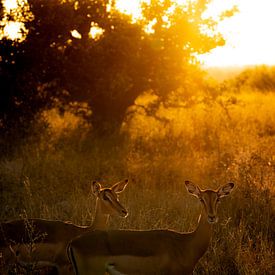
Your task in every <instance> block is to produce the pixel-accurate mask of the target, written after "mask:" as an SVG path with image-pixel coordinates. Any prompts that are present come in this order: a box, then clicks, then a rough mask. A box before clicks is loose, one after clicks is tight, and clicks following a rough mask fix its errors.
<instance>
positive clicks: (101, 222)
mask: <svg viewBox="0 0 275 275" xmlns="http://www.w3.org/2000/svg"><path fill="white" fill-rule="evenodd" d="M109 217H110V215H109V214H103V213H102V209H101V206H100V202H99V199H96V205H95V216H94V220H93V222H92V224H91V225H90V226H89V229H92V230H107V229H108V223H109Z"/></svg>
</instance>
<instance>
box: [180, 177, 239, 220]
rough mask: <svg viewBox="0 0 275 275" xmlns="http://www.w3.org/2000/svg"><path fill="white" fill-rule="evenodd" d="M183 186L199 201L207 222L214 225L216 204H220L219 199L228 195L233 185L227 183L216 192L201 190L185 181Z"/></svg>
mask: <svg viewBox="0 0 275 275" xmlns="http://www.w3.org/2000/svg"><path fill="white" fill-rule="evenodd" d="M185 185H186V188H187V191H188V192H189V193H191V194H192V195H193V196H195V197H197V198H198V199H199V200H200V201H201V203H202V205H203V207H204V210H205V213H206V215H207V220H208V222H209V223H216V222H217V221H218V217H217V206H218V203H219V202H220V199H221V198H223V197H225V196H227V195H229V194H230V192H231V191H232V189H233V187H234V183H232V182H230V183H227V184H225V185H223V186H221V187H220V188H219V189H218V190H201V189H200V188H199V187H198V186H197V185H195V184H194V183H192V182H190V181H185Z"/></svg>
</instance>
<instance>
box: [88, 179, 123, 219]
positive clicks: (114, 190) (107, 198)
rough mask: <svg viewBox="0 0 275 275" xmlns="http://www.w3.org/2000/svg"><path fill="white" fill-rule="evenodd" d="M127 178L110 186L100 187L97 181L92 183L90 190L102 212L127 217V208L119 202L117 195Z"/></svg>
mask: <svg viewBox="0 0 275 275" xmlns="http://www.w3.org/2000/svg"><path fill="white" fill-rule="evenodd" d="M127 184H128V180H127V179H126V180H124V181H120V182H118V183H115V184H114V185H113V186H112V187H110V188H102V187H101V185H100V183H99V182H96V181H94V182H93V183H92V192H93V194H94V195H95V196H96V198H97V202H96V203H97V204H98V207H99V209H100V211H101V213H102V214H106V215H107V214H108V215H118V216H121V217H123V218H125V217H127V215H128V212H127V210H126V209H125V208H124V207H123V205H121V203H120V202H119V199H118V196H119V194H120V193H121V192H123V191H124V189H125V187H126V186H127Z"/></svg>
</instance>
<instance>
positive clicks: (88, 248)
mask: <svg viewBox="0 0 275 275" xmlns="http://www.w3.org/2000/svg"><path fill="white" fill-rule="evenodd" d="M185 185H186V188H187V190H188V192H189V193H191V194H192V195H194V196H195V197H197V198H198V199H199V200H200V201H201V204H202V212H201V215H200V218H199V222H198V226H197V228H196V230H195V231H193V232H190V233H179V232H175V231H171V230H151V231H128V230H125V231H124V230H111V231H105V232H104V231H94V232H89V233H87V234H84V235H82V236H79V237H77V238H75V239H74V240H72V241H71V242H70V244H69V245H68V248H67V252H68V257H69V258H70V261H71V262H72V265H73V268H74V272H75V274H77V275H84V274H85V275H86V274H104V273H105V272H106V271H107V272H108V273H109V274H127V275H133V274H136V275H138V274H139V275H141V274H148V275H149V274H158V275H159V274H174V275H179V274H190V273H192V271H193V269H194V267H195V265H196V263H197V262H198V260H199V259H200V258H201V257H202V256H203V254H204V253H205V252H206V250H207V248H208V245H209V242H210V238H211V231H212V225H213V224H214V223H215V222H217V205H218V202H219V201H220V198H222V197H225V196H227V195H228V194H229V193H230V192H231V190H232V188H233V187H234V184H233V183H228V184H226V185H224V186H222V187H220V188H219V189H218V190H201V189H200V188H199V187H198V186H196V185H195V184H193V183H191V182H189V181H186V182H185Z"/></svg>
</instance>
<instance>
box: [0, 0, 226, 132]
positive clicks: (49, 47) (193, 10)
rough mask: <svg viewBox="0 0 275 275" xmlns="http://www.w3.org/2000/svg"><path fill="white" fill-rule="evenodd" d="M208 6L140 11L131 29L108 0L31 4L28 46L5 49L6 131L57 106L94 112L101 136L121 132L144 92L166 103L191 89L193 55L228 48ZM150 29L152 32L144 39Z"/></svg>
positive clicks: (201, 2)
mask: <svg viewBox="0 0 275 275" xmlns="http://www.w3.org/2000/svg"><path fill="white" fill-rule="evenodd" d="M209 2H210V1H207V0H197V1H190V2H188V3H187V4H186V5H185V6H180V5H177V4H175V3H174V1H171V0H165V1H161V0H152V1H151V4H150V5H148V4H147V5H146V4H144V5H143V18H141V19H140V20H138V21H137V22H135V23H133V22H132V20H131V18H130V17H129V16H126V15H123V14H121V13H119V12H118V11H116V10H115V9H114V8H110V5H109V1H107V0H97V1H90V0H82V1H76V0H67V1H61V0H29V12H28V13H26V12H25V14H24V18H26V20H25V21H24V22H25V26H26V29H27V30H28V34H27V36H26V39H25V40H24V41H23V42H21V43H15V42H10V41H8V40H2V41H1V43H0V46H1V52H0V54H1V56H5V57H4V59H2V61H1V63H0V66H1V67H0V68H1V69H0V70H1V71H0V79H1V83H0V84H3V83H4V87H5V89H4V96H3V97H4V98H5V102H6V103H7V102H8V104H6V103H5V104H6V105H5V106H7V107H3V106H1V117H0V120H1V123H2V125H3V129H5V128H9V126H8V125H9V121H12V118H14V120H17V121H19V122H20V121H22V120H23V121H26V122H28V121H32V120H34V119H35V117H36V115H37V114H38V113H39V112H40V111H41V110H43V109H45V108H51V107H52V106H53V104H56V102H57V101H58V102H61V103H62V104H59V106H61V107H62V106H63V105H64V104H66V103H69V102H73V101H78V102H88V104H89V105H90V107H91V109H92V112H93V114H92V123H93V127H94V129H95V130H96V131H97V132H98V133H101V134H102V133H106V132H109V133H112V132H113V131H115V130H117V129H118V128H119V127H120V125H121V122H122V121H123V119H124V116H125V112H126V110H127V109H128V107H129V106H131V105H132V104H134V102H135V100H136V98H137V97H138V96H139V95H140V94H141V93H142V92H144V91H145V90H148V89H151V90H153V91H154V93H156V94H157V95H158V96H159V98H160V99H161V100H165V98H166V97H167V95H168V94H169V93H170V92H171V91H175V90H176V89H178V88H179V87H182V86H184V85H186V82H187V79H188V81H190V79H189V78H190V74H189V73H188V72H189V68H190V66H194V64H195V63H196V62H195V58H194V54H197V53H205V52H208V51H209V50H211V49H213V48H215V47H217V46H220V45H223V44H224V40H223V39H222V37H221V36H220V35H219V34H217V33H216V32H215V26H216V25H217V22H215V21H214V20H212V19H202V14H203V12H204V11H205V10H206V8H207V4H208V3H209ZM108 5H109V6H108ZM30 14H31V16H30ZM27 17H28V18H27ZM91 26H96V27H97V28H99V29H101V30H102V31H103V33H102V34H101V36H98V37H97V38H95V37H92V36H91V35H90V29H91ZM148 26H151V32H146V31H145V29H146V28H147V27H148ZM203 29H210V30H212V34H211V35H210V34H209V32H203V31H202V30H203ZM72 31H75V32H76V33H77V35H73V33H72ZM11 52H12V53H13V54H12V55H11ZM11 56H12V57H11ZM7 76H8V77H7ZM2 107H3V108H2ZM14 109H16V110H17V111H18V112H14ZM22 117H23V118H24V119H22Z"/></svg>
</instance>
